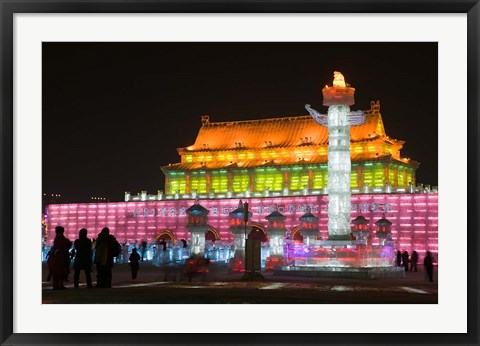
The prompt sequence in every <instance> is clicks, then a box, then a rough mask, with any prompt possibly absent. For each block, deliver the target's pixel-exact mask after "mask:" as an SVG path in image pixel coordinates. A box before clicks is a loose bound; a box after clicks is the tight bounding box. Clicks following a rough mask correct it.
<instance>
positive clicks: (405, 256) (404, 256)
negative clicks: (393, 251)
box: [402, 251, 408, 272]
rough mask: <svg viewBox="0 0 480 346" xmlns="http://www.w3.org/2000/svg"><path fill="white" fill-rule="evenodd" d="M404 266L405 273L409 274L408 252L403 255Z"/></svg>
mask: <svg viewBox="0 0 480 346" xmlns="http://www.w3.org/2000/svg"><path fill="white" fill-rule="evenodd" d="M402 266H403V267H404V268H405V271H406V272H408V252H407V251H403V253H402Z"/></svg>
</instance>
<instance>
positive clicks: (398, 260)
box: [397, 250, 402, 267]
mask: <svg viewBox="0 0 480 346" xmlns="http://www.w3.org/2000/svg"><path fill="white" fill-rule="evenodd" d="M401 265H402V253H401V252H400V250H397V267H400V266H401Z"/></svg>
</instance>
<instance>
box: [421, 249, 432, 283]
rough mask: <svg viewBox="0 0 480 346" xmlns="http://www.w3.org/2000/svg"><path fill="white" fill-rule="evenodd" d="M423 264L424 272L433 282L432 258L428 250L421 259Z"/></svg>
mask: <svg viewBox="0 0 480 346" xmlns="http://www.w3.org/2000/svg"><path fill="white" fill-rule="evenodd" d="M423 266H424V267H425V272H426V273H427V275H428V279H429V280H430V282H433V258H432V254H431V253H430V251H427V255H426V256H425V259H424V260H423Z"/></svg>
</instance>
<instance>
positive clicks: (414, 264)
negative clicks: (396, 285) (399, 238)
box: [410, 251, 418, 272]
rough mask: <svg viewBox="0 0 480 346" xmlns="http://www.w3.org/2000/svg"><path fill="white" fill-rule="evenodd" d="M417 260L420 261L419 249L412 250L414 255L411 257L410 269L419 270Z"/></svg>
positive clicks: (412, 270)
mask: <svg viewBox="0 0 480 346" xmlns="http://www.w3.org/2000/svg"><path fill="white" fill-rule="evenodd" d="M417 262H418V253H417V251H413V252H412V256H411V257H410V271H411V272H416V271H417Z"/></svg>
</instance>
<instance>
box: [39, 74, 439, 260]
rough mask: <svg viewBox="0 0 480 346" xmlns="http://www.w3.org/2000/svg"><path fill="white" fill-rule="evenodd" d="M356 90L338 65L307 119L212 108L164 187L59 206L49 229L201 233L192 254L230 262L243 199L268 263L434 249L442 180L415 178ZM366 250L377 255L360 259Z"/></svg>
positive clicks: (239, 245)
mask: <svg viewBox="0 0 480 346" xmlns="http://www.w3.org/2000/svg"><path fill="white" fill-rule="evenodd" d="M354 91H355V89H353V88H351V87H350V86H348V84H345V82H344V80H343V76H342V75H341V74H340V73H338V74H336V75H335V79H334V82H333V86H331V87H327V86H326V87H325V88H324V89H323V96H324V98H323V104H324V105H325V106H328V107H329V108H328V114H325V115H323V114H320V113H319V112H317V111H315V110H314V109H313V108H312V107H310V106H309V105H306V108H307V110H308V112H309V113H310V115H301V116H290V117H276V118H266V119H259V120H248V121H236V122H214V121H211V120H210V118H209V116H207V115H205V116H203V117H202V124H201V127H200V130H199V132H198V135H197V138H196V140H195V142H194V143H193V144H192V145H190V146H188V147H185V148H179V149H178V153H179V155H180V162H179V163H176V164H170V165H168V166H164V167H162V171H163V173H164V174H165V189H164V190H163V191H162V190H160V191H158V193H157V194H155V195H149V194H147V192H145V191H142V192H141V193H139V194H138V195H130V193H128V192H127V193H125V201H124V202H110V203H85V204H63V205H61V204H52V205H50V206H49V207H48V227H49V229H50V230H53V229H54V228H55V226H57V225H62V226H64V227H65V231H66V234H67V236H68V237H69V238H70V239H74V238H75V237H76V236H77V234H78V230H79V229H80V228H82V227H85V228H87V229H88V230H89V233H90V235H91V236H93V234H97V233H98V232H99V231H100V230H101V229H102V228H103V227H105V226H107V227H109V228H110V231H111V233H112V234H114V235H115V236H116V237H117V238H118V239H119V241H121V242H124V243H128V244H130V243H134V242H137V243H139V242H140V241H142V240H144V239H146V240H147V242H149V243H152V244H153V243H155V242H156V241H159V240H160V239H169V240H171V241H172V244H176V243H177V242H178V241H179V240H180V239H186V240H187V241H188V242H190V240H191V239H192V240H193V241H194V243H195V244H194V246H193V247H194V248H195V250H193V251H194V252H197V253H202V254H205V255H206V256H213V255H212V251H214V252H215V256H216V258H217V259H218V258H221V259H222V260H225V261H228V260H229V258H231V257H232V256H233V254H234V252H235V251H236V253H237V254H238V253H241V252H242V251H243V246H244V232H245V231H244V229H245V225H244V223H243V222H244V221H243V212H244V211H243V208H242V205H241V204H239V201H240V200H242V201H243V202H248V203H249V212H251V217H250V221H249V222H248V224H247V229H248V233H250V234H252V236H255V237H258V238H259V239H261V240H262V241H263V243H262V246H263V250H262V259H263V264H264V266H265V267H267V268H272V267H275V266H287V265H295V264H296V265H297V266H302V265H304V266H317V265H335V266H339V267H349V266H388V265H389V263H390V262H391V260H392V253H390V252H388V251H387V252H388V253H387V252H386V250H384V249H386V248H388V247H389V246H390V245H392V246H390V248H391V249H392V251H391V252H393V249H395V250H397V249H398V250H402V251H403V250H407V251H408V252H409V253H411V252H412V251H413V250H416V251H417V252H418V253H419V258H420V259H422V258H423V256H424V254H425V252H426V251H427V250H429V251H431V252H432V253H433V254H434V256H436V254H437V244H438V191H437V188H436V187H430V186H429V185H425V186H423V185H420V184H417V183H416V179H415V172H416V169H417V168H418V167H419V164H418V163H417V162H416V161H413V160H411V159H409V158H403V157H402V156H401V152H400V151H401V149H402V147H403V144H404V143H405V142H403V141H401V140H397V139H394V138H391V137H389V136H387V134H386V131H385V128H384V123H383V119H382V115H381V113H380V102H379V101H377V102H371V105H370V109H368V110H365V111H355V112H351V111H350V109H349V106H351V105H353V103H354V99H353V93H354ZM311 101H312V103H313V101H315V100H311ZM315 104H318V105H320V102H315ZM387 124H388V118H387ZM329 144H330V146H329ZM329 203H330V205H329ZM199 216H201V217H200V218H199ZM382 220H383V221H382ZM389 223H391V224H389ZM53 233H54V232H49V233H48V241H49V242H50V243H51V242H52V240H53V237H54V234H53ZM385 245H389V246H385ZM213 246H214V247H215V250H212V248H213ZM359 246H364V248H365V249H367V248H368V251H367V252H365V251H364V252H362V253H361V254H359V253H355V254H353V255H352V251H353V250H351V249H352V248H358V247H359ZM193 247H192V249H193ZM320 248H321V249H320ZM175 249H176V246H173V247H172V248H171V249H169V253H170V252H172V253H173V254H172V255H171V256H173V257H175V256H177V255H176V252H175V251H176V250H175ZM219 249H220V250H219ZM315 249H316V250H315ZM219 251H223V252H222V253H221V254H220V255H219ZM389 251H390V250H389ZM314 252H315V253H316V254H313V253H314ZM332 253H334V257H335V259H334V262H332V258H331V257H332ZM335 261H336V262H335ZM327 262H328V263H327ZM387 262H388V263H387ZM332 263H333V264H332ZM391 263H393V262H391Z"/></svg>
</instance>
